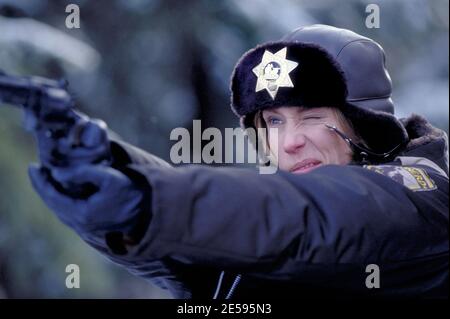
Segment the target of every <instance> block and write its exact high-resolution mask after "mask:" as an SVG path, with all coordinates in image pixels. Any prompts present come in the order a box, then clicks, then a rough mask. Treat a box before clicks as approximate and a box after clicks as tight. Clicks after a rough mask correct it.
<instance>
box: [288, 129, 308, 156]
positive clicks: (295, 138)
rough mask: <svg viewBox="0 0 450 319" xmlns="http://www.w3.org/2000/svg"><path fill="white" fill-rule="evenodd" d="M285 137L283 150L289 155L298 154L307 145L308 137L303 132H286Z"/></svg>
mask: <svg viewBox="0 0 450 319" xmlns="http://www.w3.org/2000/svg"><path fill="white" fill-rule="evenodd" d="M286 133H287V134H285V135H284V136H283V150H284V151H285V152H286V153H288V154H294V153H297V152H298V151H299V150H300V149H301V148H303V146H305V143H306V137H305V135H304V134H302V133H301V132H286Z"/></svg>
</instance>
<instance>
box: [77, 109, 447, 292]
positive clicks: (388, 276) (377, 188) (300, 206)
mask: <svg viewBox="0 0 450 319" xmlns="http://www.w3.org/2000/svg"><path fill="white" fill-rule="evenodd" d="M402 123H403V125H404V127H405V129H406V131H407V132H408V135H409V138H410V142H409V144H408V146H407V147H406V149H405V150H404V151H403V152H402V153H401V154H398V157H396V159H395V160H394V161H392V162H390V163H384V164H382V165H375V166H358V165H347V166H335V165H327V166H324V167H320V168H318V169H316V170H314V171H312V172H310V173H307V174H303V175H295V174H292V173H288V172H282V171H279V172H277V173H276V174H272V175H260V174H258V172H256V171H251V170H246V169H238V168H209V167H204V166H188V167H179V168H173V167H171V166H170V165H169V164H167V163H165V162H164V161H162V160H160V159H159V158H157V157H155V156H153V155H150V154H148V153H145V152H143V151H142V150H140V149H137V148H135V147H133V146H130V145H128V144H126V143H122V142H117V141H112V142H111V145H112V149H113V154H114V158H115V166H117V167H122V171H124V172H126V174H127V175H128V176H130V177H131V178H132V179H133V180H134V181H135V182H136V183H137V184H139V185H140V186H141V187H142V189H143V190H145V191H146V193H147V196H146V199H145V201H144V203H143V206H142V212H141V214H140V217H139V220H133V221H132V222H133V223H134V224H135V225H137V226H136V227H134V228H133V230H132V231H128V230H124V231H121V230H120V229H118V230H117V232H110V233H107V234H103V233H101V232H97V233H93V234H89V236H86V234H84V235H83V238H84V239H85V240H86V241H87V242H88V243H89V244H90V245H92V246H93V247H95V248H96V249H97V250H99V251H100V252H102V253H103V254H105V255H107V256H108V258H110V259H111V260H112V261H114V262H116V263H118V264H120V265H122V266H124V267H126V268H127V269H128V270H129V271H130V272H131V273H133V274H136V275H138V276H141V277H144V278H146V279H148V280H150V281H151V282H153V283H155V284H156V285H158V286H160V287H163V288H167V289H169V290H170V292H171V293H172V294H173V296H174V297H176V298H212V297H213V296H214V295H216V296H217V297H218V298H225V297H226V296H227V295H228V294H229V293H230V290H233V291H232V293H231V297H232V298H247V297H255V298H256V297H259V298H305V297H341V298H345V297H352V298H353V297H367V296H380V297H428V298H430V297H431V298H435V297H441V298H442V297H447V296H448V290H447V289H448V250H449V240H448V177H447V176H448V142H447V137H446V135H445V133H443V132H442V131H440V130H438V129H435V128H433V127H432V126H431V125H430V124H429V123H428V122H426V120H424V119H423V118H421V117H420V116H416V115H414V116H412V117H410V118H408V119H404V120H402ZM411 168H415V169H416V170H412V169H411ZM395 171H398V172H400V173H395ZM392 172H394V173H392ZM411 172H413V173H414V172H416V173H414V174H413V173H411ZM402 173H405V174H404V176H406V178H403V177H401V176H400V175H402ZM408 173H410V175H409V177H410V179H409V181H408V178H407V177H408ZM399 177H400V178H399ZM411 178H412V179H411ZM130 222H131V221H130ZM124 229H125V228H124ZM124 232H125V233H126V234H123V233H124ZM124 235H125V236H124ZM124 238H125V239H126V238H128V239H130V238H131V239H133V240H134V241H135V242H134V243H133V244H127V243H129V240H128V241H127V240H124ZM136 242H137V243H136ZM370 264H376V265H377V266H378V267H379V270H380V288H372V289H369V288H367V286H366V278H367V277H368V276H369V275H370V273H368V272H366V267H367V266H368V265H370ZM219 279H221V280H219ZM219 283H220V284H219ZM233 284H234V287H233V288H234V289H232V286H233ZM218 286H220V287H218Z"/></svg>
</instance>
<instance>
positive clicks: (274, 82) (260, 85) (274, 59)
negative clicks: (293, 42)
mask: <svg viewBox="0 0 450 319" xmlns="http://www.w3.org/2000/svg"><path fill="white" fill-rule="evenodd" d="M286 52H287V48H286V47H285V48H283V49H281V50H280V51H278V52H277V53H271V52H269V51H267V50H266V51H265V52H264V54H263V57H262V60H261V63H260V64H258V65H257V66H256V67H254V68H253V70H252V71H253V73H254V74H255V75H256V77H257V78H258V81H257V82H256V89H255V92H259V91H261V90H263V89H266V90H267V92H269V94H270V96H271V97H272V99H273V100H275V96H276V95H277V92H278V88H279V87H294V84H293V83H292V81H291V78H290V77H289V73H290V72H291V71H292V70H294V69H295V68H296V67H297V65H298V63H297V62H294V61H290V60H287V59H286Z"/></svg>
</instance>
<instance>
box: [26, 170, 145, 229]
mask: <svg viewBox="0 0 450 319" xmlns="http://www.w3.org/2000/svg"><path fill="white" fill-rule="evenodd" d="M28 172H29V176H30V179H31V182H32V184H33V187H34V189H35V190H36V192H37V193H38V194H39V196H40V197H41V198H42V200H43V201H44V202H45V204H46V205H47V206H48V207H49V208H50V209H51V210H52V211H53V212H54V213H55V214H56V215H57V216H58V217H59V219H60V220H61V221H62V222H63V223H64V224H66V225H68V226H69V227H71V228H72V229H74V230H75V231H76V232H77V233H78V234H80V235H82V234H86V233H88V234H92V233H96V234H98V235H100V236H101V235H104V234H105V233H106V232H108V231H117V230H121V231H125V232H127V230H129V229H132V228H133V227H134V226H135V225H134V223H136V221H137V220H139V218H137V216H138V214H139V213H140V212H141V203H142V201H143V200H144V198H143V197H144V196H143V192H142V191H141V190H140V189H138V188H137V187H136V186H135V185H134V184H133V182H132V181H131V180H130V179H129V178H128V177H127V176H126V175H124V174H123V173H122V172H120V171H118V170H116V169H113V168H111V167H108V166H104V165H80V166H78V167H68V168H55V169H52V171H51V174H50V171H49V170H45V169H43V168H42V167H41V166H38V165H36V164H34V165H30V167H29V171H28ZM52 179H55V180H57V181H58V182H60V183H64V184H69V183H72V184H85V183H92V184H94V185H95V186H96V188H97V191H96V192H95V193H94V194H93V195H91V196H89V197H88V198H86V199H73V198H71V197H69V196H66V195H64V194H62V193H61V192H59V191H58V190H57V189H55V187H54V183H53V182H52ZM144 213H146V212H144ZM148 213H150V212H148Z"/></svg>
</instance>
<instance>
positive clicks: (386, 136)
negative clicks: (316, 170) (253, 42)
mask: <svg viewBox="0 0 450 319" xmlns="http://www.w3.org/2000/svg"><path fill="white" fill-rule="evenodd" d="M317 29H319V30H320V34H321V35H322V34H327V38H326V41H327V43H325V40H322V38H321V37H320V36H315V34H314V36H311V37H310V38H309V39H308V41H305V42H300V41H298V40H296V39H293V38H288V40H283V41H277V42H268V43H265V44H262V45H259V46H257V47H256V48H254V49H251V50H249V51H248V52H247V53H245V54H244V55H243V56H242V58H241V59H240V60H239V61H238V63H237V64H236V66H235V69H234V71H233V74H232V77H231V108H232V110H233V112H234V113H235V114H236V115H237V116H238V117H239V118H240V122H241V126H242V127H243V128H247V127H252V126H253V125H254V124H253V120H254V115H255V113H256V112H257V111H260V110H264V109H267V108H273V107H282V106H284V107H288V106H301V107H324V106H327V107H336V108H338V109H340V110H341V111H342V113H343V114H344V116H345V117H346V118H347V119H348V120H349V121H350V122H351V123H352V125H353V127H354V128H355V130H356V131H357V134H358V135H359V136H361V137H362V138H363V140H364V141H365V142H366V144H367V145H368V146H369V148H370V149H371V150H372V151H374V152H377V153H384V152H387V151H390V150H392V149H393V148H395V147H396V146H398V145H399V144H402V145H406V143H407V142H408V140H409V138H408V134H407V132H406V130H405V128H404V126H403V125H402V123H401V122H400V121H399V120H398V119H397V118H396V117H395V116H394V115H393V112H394V106H393V103H392V100H391V98H390V95H391V82H390V78H389V75H388V73H387V70H386V69H385V57H384V52H383V49H382V48H381V46H379V45H378V44H377V43H375V42H374V41H372V40H370V39H368V38H364V37H362V36H359V35H357V34H355V33H351V35H352V37H348V39H347V38H344V39H343V38H342V36H340V37H339V36H338V34H337V33H336V36H335V37H333V36H330V33H333V32H338V31H339V30H340V31H339V32H340V33H339V34H341V35H342V30H343V29H337V28H334V27H329V26H322V25H318V26H315V29H314V30H313V31H312V32H310V31H309V30H306V31H307V32H309V33H308V35H309V34H312V33H315V32H317V31H316V30H317ZM336 30H337V31H336ZM346 31H348V30H346ZM302 32H303V31H302ZM348 32H351V31H348ZM298 34H299V33H298V31H296V37H298ZM334 39H337V40H336V41H335V40H334ZM321 41H322V42H324V43H321ZM333 41H334V42H333ZM330 43H331V44H332V45H331V44H330ZM331 47H332V48H333V50H331ZM283 48H286V59H287V60H289V61H293V62H296V63H298V65H297V67H296V68H294V69H293V70H292V71H290V72H289V74H288V75H289V78H290V80H291V81H292V84H293V87H289V86H287V87H284V86H280V87H279V88H278V91H277V93H276V95H275V97H274V98H272V96H271V95H270V94H269V92H268V90H266V89H262V90H259V91H256V87H257V83H258V77H257V76H256V75H255V73H254V72H253V69H254V68H255V67H257V66H259V65H260V64H261V63H262V59H263V55H264V53H265V52H266V51H268V52H270V53H272V54H275V53H276V52H278V51H280V50H281V49H283ZM358 79H359V80H358ZM367 79H372V80H374V81H368V80H367ZM374 82H376V83H374Z"/></svg>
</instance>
